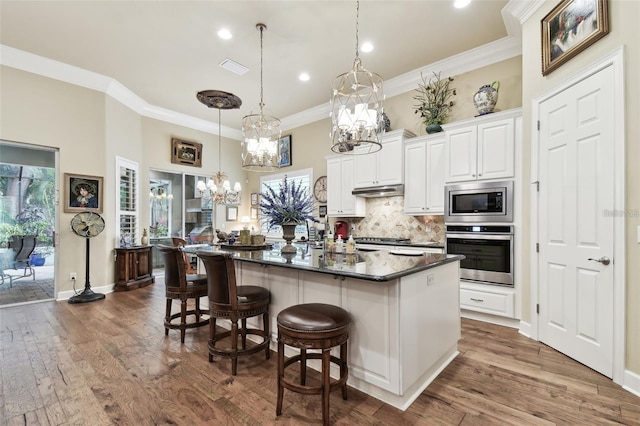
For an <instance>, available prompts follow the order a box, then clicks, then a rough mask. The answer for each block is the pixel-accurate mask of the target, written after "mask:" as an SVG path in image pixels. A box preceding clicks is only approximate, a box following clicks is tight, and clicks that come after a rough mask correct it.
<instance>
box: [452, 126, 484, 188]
mask: <svg viewBox="0 0 640 426" xmlns="http://www.w3.org/2000/svg"><path fill="white" fill-rule="evenodd" d="M477 135H478V129H477V127H476V126H469V127H464V128H461V129H455V130H451V131H447V132H446V140H447V144H446V147H447V158H446V178H447V182H461V181H466V180H475V179H476V174H477V169H476V167H477V165H476V158H477V154H476V147H477Z"/></svg>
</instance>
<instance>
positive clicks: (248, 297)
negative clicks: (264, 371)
mask: <svg viewBox="0 0 640 426" xmlns="http://www.w3.org/2000/svg"><path fill="white" fill-rule="evenodd" d="M197 255H198V256H199V257H200V259H201V260H202V263H203V264H204V267H205V269H206V271H207V279H208V283H209V291H208V295H209V318H210V322H209V362H213V357H214V356H215V355H217V356H220V357H223V358H231V374H232V375H233V376H235V375H236V373H237V370H238V357H239V356H244V355H251V354H254V353H257V352H260V351H262V350H264V351H265V356H266V358H267V359H269V357H270V355H271V352H270V348H269V344H270V341H271V337H270V334H269V302H270V298H271V293H270V292H269V290H267V289H266V288H263V287H260V286H254V285H242V286H238V285H236V271H235V265H234V261H233V257H232V255H231V254H224V253H214V252H205V251H198V252H197ZM256 316H262V328H261V329H260V328H254V327H251V326H250V325H247V319H248V318H251V317H256ZM218 319H220V320H222V319H224V320H229V321H230V322H231V328H230V329H229V330H227V331H223V332H218V331H217V330H216V320H218ZM238 321H240V325H238ZM247 335H256V336H259V337H260V338H261V339H258V340H260V341H259V342H258V343H256V344H252V345H250V346H247ZM238 340H240V341H241V346H240V348H239V347H238Z"/></svg>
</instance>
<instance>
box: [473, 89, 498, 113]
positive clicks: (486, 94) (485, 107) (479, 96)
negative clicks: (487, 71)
mask: <svg viewBox="0 0 640 426" xmlns="http://www.w3.org/2000/svg"><path fill="white" fill-rule="evenodd" d="M498 90H500V82H499V81H494V82H493V83H491V84H485V85H484V86H482V87H480V89H479V90H478V91H477V92H476V93H475V94H474V95H473V105H475V107H476V110H478V115H485V114H490V113H492V112H493V109H494V108H495V106H496V102H498Z"/></svg>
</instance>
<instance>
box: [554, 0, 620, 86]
mask: <svg viewBox="0 0 640 426" xmlns="http://www.w3.org/2000/svg"><path fill="white" fill-rule="evenodd" d="M608 33H609V17H608V3H607V0H562V1H561V2H560V3H559V4H558V5H557V6H556V7H555V8H553V10H551V12H549V13H548V14H547V16H545V17H544V18H543V19H542V21H541V35H542V75H547V74H549V73H550V72H552V71H554V70H556V69H557V68H558V67H560V66H561V65H562V64H565V63H566V62H567V61H569V60H570V59H571V58H573V57H574V56H576V55H577V54H578V53H580V52H582V51H583V50H585V49H586V48H587V47H589V46H591V45H592V44H593V43H595V42H596V41H598V40H600V39H601V38H602V37H604V36H605V35H607V34H608Z"/></svg>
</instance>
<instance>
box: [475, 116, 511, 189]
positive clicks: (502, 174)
mask: <svg viewBox="0 0 640 426" xmlns="http://www.w3.org/2000/svg"><path fill="white" fill-rule="evenodd" d="M514 151H515V147H514V121H513V119H512V118H509V119H506V120H500V121H496V122H493V123H486V124H481V125H478V179H495V178H507V177H513V175H514Z"/></svg>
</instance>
